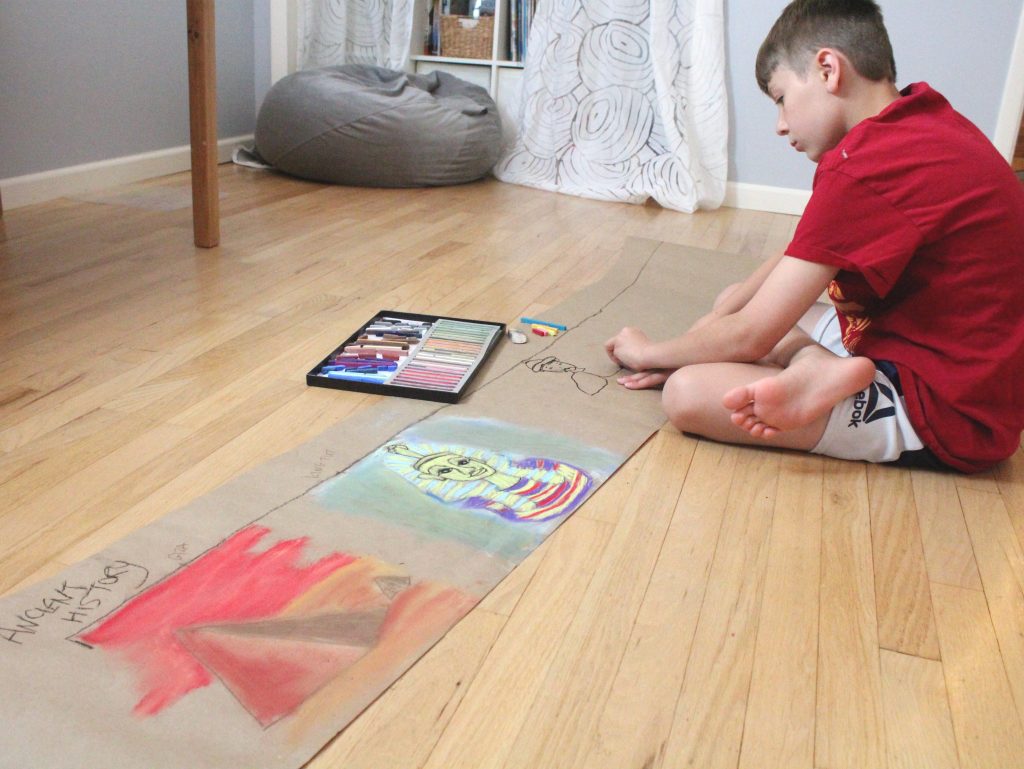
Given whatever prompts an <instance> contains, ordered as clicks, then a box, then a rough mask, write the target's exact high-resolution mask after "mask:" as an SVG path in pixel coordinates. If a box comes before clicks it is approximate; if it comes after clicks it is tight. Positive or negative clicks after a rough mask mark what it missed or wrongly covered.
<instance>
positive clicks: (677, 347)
mask: <svg viewBox="0 0 1024 769" xmlns="http://www.w3.org/2000/svg"><path fill="white" fill-rule="evenodd" d="M837 272H838V269H837V268H836V267H832V266H829V265H823V264H816V263H814V262H808V261H804V260H803V259H797V258H795V257H792V256H782V257H780V258H779V259H778V261H777V263H776V264H775V265H774V267H773V268H772V269H771V271H770V272H769V273H768V275H767V277H765V278H764V282H763V283H761V285H760V287H759V288H757V290H756V292H755V293H754V295H753V296H752V297H751V298H750V300H749V301H747V302H745V303H744V304H743V305H742V307H740V309H739V310H737V311H735V312H732V313H730V314H728V315H724V316H722V317H716V318H712V319H711V320H709V321H708V322H707V323H705V324H702V325H700V326H699V327H697V328H694V329H691V330H690V331H688V332H687V333H685V334H683V335H682V336H680V337H676V338H675V339H669V340H666V341H664V342H652V341H651V340H649V339H648V338H647V337H646V335H644V334H643V332H641V331H639V330H638V329H634V328H624V329H622V331H620V332H619V333H618V334H616V335H615V336H614V337H612V338H611V339H609V340H608V341H607V342H606V343H605V349H606V350H607V351H608V355H609V357H610V358H611V359H612V360H613V361H615V362H616V363H617V364H618V365H620V366H624V367H625V368H628V369H631V370H633V371H650V370H654V369H677V368H680V367H682V366H689V365H692V364H694V363H722V362H726V361H734V362H752V361H756V360H760V359H761V358H763V357H765V356H766V355H768V353H770V352H771V351H772V348H774V347H775V345H776V344H778V342H779V341H780V340H781V339H782V337H784V336H785V335H786V334H787V333H788V332H789V330H790V329H792V328H793V326H795V325H796V323H797V321H798V320H800V317H801V316H802V315H803V314H804V313H805V312H806V311H807V310H808V309H809V308H810V307H811V306H812V305H813V304H814V302H815V301H816V300H817V299H818V297H819V296H821V293H822V291H824V290H825V289H826V288H827V287H828V284H829V282H830V281H831V280H832V278H834V277H835V275H836V273H837ZM755 274H756V273H755ZM742 285H743V286H746V283H744V284H742ZM737 290H741V289H737Z"/></svg>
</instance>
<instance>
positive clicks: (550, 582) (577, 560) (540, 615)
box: [423, 517, 612, 769]
mask: <svg viewBox="0 0 1024 769" xmlns="http://www.w3.org/2000/svg"><path fill="white" fill-rule="evenodd" d="M611 533H612V527H611V526H609V525H608V524H605V523H601V522H598V521H590V520H587V519H585V518H581V517H580V518H577V517H573V518H571V519H570V520H569V521H567V522H566V523H565V524H563V525H562V526H561V527H560V528H559V529H558V531H556V532H555V533H554V534H553V535H552V536H551V537H550V538H549V539H548V541H547V542H546V543H545V545H544V546H543V551H544V552H543V558H542V560H541V562H540V564H539V566H538V567H537V573H536V575H535V576H534V579H533V580H531V583H530V586H529V587H528V588H527V589H526V592H525V593H524V594H523V597H522V598H521V599H520V600H519V602H518V604H517V605H516V608H515V611H514V612H513V613H512V615H511V617H510V618H509V620H508V622H507V623H506V625H505V626H504V628H503V629H502V632H501V634H500V635H499V636H498V638H497V640H496V641H495V643H494V645H493V647H492V648H491V650H490V652H489V653H488V655H487V659H486V663H485V665H484V667H483V668H482V669H481V671H480V673H479V674H478V675H477V676H476V677H475V678H474V679H473V681H472V682H471V683H470V684H469V686H468V688H467V691H466V693H465V697H464V699H463V701H462V703H461V704H460V705H459V707H458V708H457V709H456V711H455V713H454V715H453V716H452V721H451V723H450V724H449V726H448V728H447V729H445V730H444V731H443V733H442V734H441V735H440V739H439V740H438V741H437V744H436V746H435V748H434V749H433V751H432V752H431V753H430V756H429V757H428V759H427V761H426V762H425V763H424V764H423V767H424V769H455V768H456V767H467V768H472V769H477V768H478V767H484V766H492V767H497V766H501V765H502V764H503V763H504V762H505V760H506V759H507V757H508V755H509V753H510V752H511V750H512V745H513V743H514V741H515V737H516V735H517V734H518V733H519V731H520V730H521V729H522V728H523V725H524V724H525V723H527V722H528V721H531V720H532V719H533V718H534V714H533V712H532V710H531V706H532V703H533V701H534V700H535V699H536V697H537V695H538V692H539V691H540V689H541V687H542V686H543V684H544V681H545V679H546V673H547V671H548V670H549V669H550V668H551V667H552V666H553V665H555V664H556V660H557V656H558V654H559V653H560V652H559V647H560V642H561V641H562V639H563V638H564V636H565V634H566V632H567V631H568V628H569V626H570V625H571V624H572V622H573V618H574V616H575V615H576V613H577V612H578V611H579V606H580V603H581V601H582V600H583V596H584V594H585V593H586V590H587V585H588V583H589V582H590V580H591V579H592V578H593V574H594V569H595V567H596V565H597V563H598V561H599V560H600V559H601V558H602V557H603V552H604V550H605V548H606V547H607V545H608V541H609V538H610V537H611ZM495 714H500V717H495Z"/></svg>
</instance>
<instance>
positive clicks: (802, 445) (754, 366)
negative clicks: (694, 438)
mask: <svg viewBox="0 0 1024 769" xmlns="http://www.w3.org/2000/svg"><path fill="white" fill-rule="evenodd" d="M781 372H782V369H780V368H778V367H776V366H772V365H769V364H766V363H701V364H697V365H694V366H686V367H684V368H681V369H679V370H678V371H676V372H675V373H673V374H672V376H670V377H669V379H668V381H667V382H665V387H664V390H663V392H662V405H663V406H664V409H665V413H666V414H667V415H668V418H669V420H671V422H672V424H674V425H675V426H676V427H677V428H678V429H679V430H681V431H683V432H687V433H694V434H696V435H702V436H704V437H705V438H711V439H712V440H716V441H721V442H723V443H744V444H751V445H760V446H764V445H770V446H777V447H779V448H786V449H795V450H798V451H810V450H811V449H813V448H814V447H815V446H817V445H818V442H819V441H820V440H821V436H822V435H823V434H824V432H825V427H826V425H827V424H828V417H829V415H828V412H826V413H825V414H823V415H821V416H820V417H818V418H817V419H814V420H811V422H809V423H808V424H805V425H804V426H802V427H799V428H796V429H793V430H786V431H784V432H780V433H778V434H776V435H773V436H772V437H771V438H770V439H765V438H764V437H762V436H755V435H754V434H753V433H752V432H751V431H750V430H747V429H745V428H744V427H741V426H739V425H737V424H735V423H734V422H733V421H732V414H733V412H732V411H731V410H730V409H727V408H726V407H725V406H723V405H722V396H723V394H724V393H727V392H730V391H732V390H735V389H736V388H738V387H749V386H750V385H752V384H753V383H755V382H759V381H762V380H764V379H765V378H770V377H772V376H775V375H777V374H780V373H781Z"/></svg>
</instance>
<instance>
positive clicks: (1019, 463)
mask: <svg viewBox="0 0 1024 769" xmlns="http://www.w3.org/2000/svg"><path fill="white" fill-rule="evenodd" d="M994 476H995V479H996V485H997V488H998V489H999V493H1000V495H1002V497H1003V501H1004V502H1005V503H1006V512H1007V513H1008V514H1009V516H1010V522H1011V523H1012V524H1013V530H1014V531H1015V532H1016V533H1017V541H1018V542H1019V543H1020V544H1021V546H1022V547H1024V448H1022V449H1017V451H1016V453H1015V454H1014V455H1013V456H1012V457H1010V458H1009V459H1007V460H1006V461H1004V462H1001V463H1000V464H999V465H998V466H997V467H996V468H995V473H994Z"/></svg>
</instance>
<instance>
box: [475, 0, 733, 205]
mask: <svg viewBox="0 0 1024 769" xmlns="http://www.w3.org/2000/svg"><path fill="white" fill-rule="evenodd" d="M521 99H522V100H521V102H520V120H519V125H518V126H517V128H518V138H517V139H516V142H515V144H514V146H512V147H511V148H510V149H509V150H508V151H507V152H506V154H505V155H504V157H502V159H501V160H500V161H499V162H498V165H497V166H496V167H495V169H494V172H495V175H496V176H497V177H498V178H499V179H501V180H502V181H506V182H513V183H516V184H524V185H528V186H532V187H539V188H541V189H546V190H553V191H557V192H565V193H569V194H573V195H580V196H583V197H590V198H598V199H602V200H619V201H625V202H630V203H642V202H644V201H645V200H646V199H647V198H649V197H653V198H654V199H655V200H656V201H658V203H660V204H661V205H662V206H665V207H666V208H672V209H675V210H679V211H687V212H692V211H694V210H696V209H698V208H716V207H718V206H719V205H721V203H722V199H723V198H724V196H725V181H726V170H727V149H726V147H727V141H728V112H727V101H726V91H725V30H724V20H723V15H722V0H540V2H539V3H538V5H537V11H536V17H535V19H534V22H533V27H532V29H531V32H530V39H529V46H528V51H527V56H526V66H525V71H524V73H523V90H522V97H521Z"/></svg>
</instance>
